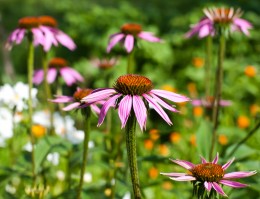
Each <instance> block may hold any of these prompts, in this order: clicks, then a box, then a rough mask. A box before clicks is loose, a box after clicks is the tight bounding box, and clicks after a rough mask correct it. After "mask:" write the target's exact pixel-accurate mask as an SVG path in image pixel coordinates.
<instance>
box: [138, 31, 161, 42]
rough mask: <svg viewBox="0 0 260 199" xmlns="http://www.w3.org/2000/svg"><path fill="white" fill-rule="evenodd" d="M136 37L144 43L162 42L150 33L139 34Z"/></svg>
mask: <svg viewBox="0 0 260 199" xmlns="http://www.w3.org/2000/svg"><path fill="white" fill-rule="evenodd" d="M138 37H139V38H141V39H144V40H146V41H150V42H161V41H162V40H161V39H160V38H158V37H155V36H154V35H153V33H151V32H140V33H139V34H138Z"/></svg>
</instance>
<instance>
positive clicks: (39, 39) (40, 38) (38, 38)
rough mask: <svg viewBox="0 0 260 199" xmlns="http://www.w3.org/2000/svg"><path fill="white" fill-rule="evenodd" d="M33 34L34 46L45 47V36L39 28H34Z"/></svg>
mask: <svg viewBox="0 0 260 199" xmlns="http://www.w3.org/2000/svg"><path fill="white" fill-rule="evenodd" d="M31 31H32V33H33V44H34V45H35V46H37V45H38V44H41V45H42V46H44V45H45V41H46V39H45V35H44V33H43V32H42V31H41V30H40V29H39V28H32V30H31Z"/></svg>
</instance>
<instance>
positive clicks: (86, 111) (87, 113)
mask: <svg viewBox="0 0 260 199" xmlns="http://www.w3.org/2000/svg"><path fill="white" fill-rule="evenodd" d="M82 115H84V116H85V117H86V123H85V124H86V127H85V131H84V133H85V134H84V135H85V136H84V143H83V154H82V155H83V160H82V164H81V172H80V181H79V187H78V192H77V199H80V198H81V191H82V187H83V181H84V174H85V168H86V164H87V156H88V142H89V134H90V107H87V108H84V109H82Z"/></svg>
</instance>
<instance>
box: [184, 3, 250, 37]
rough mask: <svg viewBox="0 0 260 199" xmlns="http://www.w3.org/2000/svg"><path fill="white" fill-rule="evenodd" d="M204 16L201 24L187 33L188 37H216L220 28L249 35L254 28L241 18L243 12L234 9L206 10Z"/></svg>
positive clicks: (194, 26)
mask: <svg viewBox="0 0 260 199" xmlns="http://www.w3.org/2000/svg"><path fill="white" fill-rule="evenodd" d="M203 12H204V14H205V15H206V16H205V17H203V18H202V19H201V20H200V22H199V23H197V24H195V25H193V26H192V28H191V30H190V31H189V32H187V33H186V35H185V36H186V37H188V38H189V37H192V36H193V35H195V34H198V36H199V38H203V37H206V36H214V35H216V34H217V30H218V28H221V29H224V30H225V31H227V32H228V33H229V32H235V31H239V32H243V33H244V34H245V35H249V31H248V30H249V29H251V28H252V25H251V23H250V22H248V21H247V20H245V19H242V18H240V17H241V15H242V11H241V10H240V9H234V8H215V7H214V8H205V9H203Z"/></svg>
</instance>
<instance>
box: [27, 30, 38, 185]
mask: <svg viewBox="0 0 260 199" xmlns="http://www.w3.org/2000/svg"><path fill="white" fill-rule="evenodd" d="M28 41H29V42H28V43H29V49H28V60H27V67H28V85H29V96H28V124H29V129H30V131H29V133H30V139H31V144H32V152H31V161H32V180H33V186H35V183H36V173H35V158H34V143H35V140H34V137H33V134H32V115H33V107H32V86H33V82H32V77H33V65H34V60H33V59H34V46H33V35H32V33H31V32H29V33H28Z"/></svg>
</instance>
